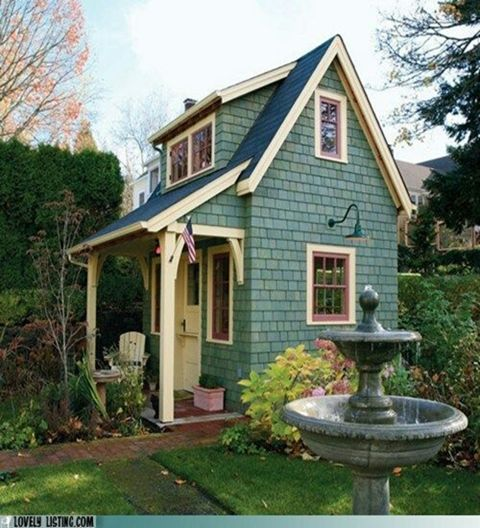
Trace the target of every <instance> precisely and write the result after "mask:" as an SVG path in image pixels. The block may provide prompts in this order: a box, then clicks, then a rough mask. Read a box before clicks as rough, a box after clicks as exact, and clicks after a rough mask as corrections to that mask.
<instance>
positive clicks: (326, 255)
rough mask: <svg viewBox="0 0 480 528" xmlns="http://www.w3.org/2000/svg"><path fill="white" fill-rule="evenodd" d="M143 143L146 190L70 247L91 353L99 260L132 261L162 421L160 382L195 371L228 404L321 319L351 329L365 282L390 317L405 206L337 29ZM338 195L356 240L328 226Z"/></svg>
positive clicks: (170, 414) (169, 401)
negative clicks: (149, 178) (212, 382)
mask: <svg viewBox="0 0 480 528" xmlns="http://www.w3.org/2000/svg"><path fill="white" fill-rule="evenodd" d="M150 141H151V142H152V144H153V145H162V146H163V152H165V155H164V156H162V167H161V169H162V170H161V172H162V175H165V176H164V177H162V179H161V183H160V185H159V187H158V188H157V190H156V191H155V192H154V194H153V195H152V196H151V197H150V198H149V200H148V201H147V203H146V204H144V205H143V206H141V207H139V208H138V209H136V210H135V211H133V212H132V213H130V214H129V215H127V216H125V217H123V218H121V219H120V220H118V221H116V222H114V223H113V224H111V225H109V226H108V227H106V228H105V229H102V230H101V231H99V232H98V233H96V234H95V235H93V236H92V237H90V238H88V239H87V240H85V241H84V242H82V243H81V244H79V245H77V246H75V247H74V248H73V249H72V252H73V253H82V252H85V253H86V254H87V255H88V288H87V292H88V298H87V324H88V329H89V331H90V335H89V340H88V350H89V354H90V358H91V364H93V362H94V358H95V339H94V337H93V335H94V334H93V331H94V330H95V328H96V286H97V283H98V280H99V274H100V269H101V265H102V262H103V260H104V259H105V258H106V257H107V256H108V255H129V256H132V257H136V258H137V259H138V262H139V264H140V266H141V269H142V273H143V281H144V287H145V299H146V302H145V317H144V331H145V333H146V334H147V336H148V342H149V352H150V354H152V357H151V358H150V362H151V365H150V368H152V365H155V361H156V360H157V361H158V362H159V387H160V405H159V416H160V420H161V421H164V422H169V421H171V420H172V419H173V418H174V389H187V390H190V389H191V387H192V385H193V384H195V383H197V380H198V376H199V374H200V373H201V372H204V373H208V374H211V375H215V376H217V377H218V378H219V379H220V381H221V383H222V384H223V385H224V386H225V387H226V389H227V391H226V403H227V408H230V409H238V408H240V407H241V405H240V392H241V388H240V387H239V386H238V381H239V380H240V379H241V378H243V377H245V376H247V375H248V373H249V372H250V371H251V370H260V369H262V368H264V367H265V365H266V364H267V363H269V362H270V361H272V360H273V359H274V358H275V357H276V356H277V354H279V353H280V352H281V351H283V350H284V349H285V348H286V347H287V346H290V345H296V344H298V343H305V344H306V345H307V347H311V346H312V342H313V340H314V339H315V338H316V337H317V336H318V333H319V332H320V331H321V330H323V329H324V328H325V327H328V326H329V325H344V326H349V327H351V326H352V325H354V324H355V323H356V322H357V319H358V317H359V316H360V313H359V308H358V303H357V299H358V295H359V293H360V291H361V290H362V289H363V288H364V286H365V285H367V284H371V285H373V286H374V287H375V288H376V289H377V290H378V291H379V294H380V296H381V303H380V308H379V319H380V321H381V322H382V323H383V324H385V326H387V327H388V326H395V325H396V322H397V240H396V237H397V232H396V226H397V214H398V212H399V211H404V212H405V213H406V214H407V215H409V214H410V212H411V210H412V204H411V202H410V197H409V195H408V192H407V189H406V187H405V184H404V182H403V180H402V177H401V175H400V173H399V171H398V169H397V166H396V164H395V162H394V160H393V158H392V155H391V152H390V149H389V147H388V145H387V143H386V141H385V138H384V136H383V133H382V130H381V129H380V126H379V123H378V121H377V119H376V117H375V114H374V112H373V109H372V107H371V105H370V103H369V100H368V98H367V96H366V94H365V91H364V88H363V86H362V84H361V82H360V80H359V78H358V76H357V73H356V70H355V68H354V66H353V64H352V62H351V59H350V57H349V55H348V53H347V51H346V49H345V46H344V43H343V41H342V39H341V38H340V37H339V36H336V37H334V38H332V39H330V40H328V41H327V42H325V43H323V44H322V45H321V46H319V47H317V48H315V49H314V50H312V51H311V52H309V53H307V54H306V55H304V56H302V57H300V58H299V59H298V60H295V61H293V62H290V63H288V64H285V65H283V66H280V67H279V68H276V69H274V70H271V71H268V72H266V73H264V74H261V75H258V76H256V77H253V78H251V79H248V80H246V81H243V82H240V83H238V84H235V85H233V86H229V87H227V88H225V89H223V90H219V91H216V92H214V93H212V94H210V95H208V96H207V97H205V98H204V99H202V100H201V101H199V102H198V103H196V104H194V105H193V106H192V107H191V108H189V109H188V110H186V111H185V112H184V113H183V114H182V115H180V116H179V117H177V118H176V119H175V120H173V121H172V122H171V123H170V124H168V125H167V126H165V127H163V128H162V129H161V130H159V131H158V132H157V133H155V134H154V135H153V136H152V137H151V138H150ZM352 203H355V204H356V205H357V206H358V210H359V214H360V220H361V223H362V226H363V228H364V229H365V231H367V233H368V236H369V238H368V240H367V241H366V242H365V241H363V242H357V241H355V240H350V239H348V238H346V235H348V234H349V233H351V231H352V230H353V227H354V223H355V218H354V217H349V218H348V219H347V220H346V221H345V223H343V224H341V225H337V226H335V227H334V228H329V227H328V226H327V223H328V220H329V218H332V217H333V218H337V219H338V218H341V217H342V216H343V215H344V213H345V211H346V209H347V207H348V206H349V205H350V204H352ZM188 217H191V220H192V224H193V234H194V239H195V244H196V254H197V261H196V262H195V263H193V264H189V263H188V259H187V252H186V248H185V247H184V240H183V237H182V232H183V231H184V228H185V225H186V222H187V218H188ZM120 286H121V285H119V287H120ZM125 330H126V331H127V330H129V329H128V328H126V329H125Z"/></svg>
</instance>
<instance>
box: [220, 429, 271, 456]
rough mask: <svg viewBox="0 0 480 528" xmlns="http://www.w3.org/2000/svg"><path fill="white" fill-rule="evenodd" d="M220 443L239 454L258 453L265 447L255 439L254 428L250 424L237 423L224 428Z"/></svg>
mask: <svg viewBox="0 0 480 528" xmlns="http://www.w3.org/2000/svg"><path fill="white" fill-rule="evenodd" d="M220 443H221V444H222V446H223V447H225V448H226V449H228V450H229V451H232V453H236V454H238V455H256V454H260V453H263V452H264V451H265V449H264V448H263V447H262V446H261V445H259V443H258V439H254V437H253V434H252V430H251V429H250V427H248V425H245V424H235V425H233V426H232V427H229V428H228V429H224V430H223V431H222V433H221V434H220Z"/></svg>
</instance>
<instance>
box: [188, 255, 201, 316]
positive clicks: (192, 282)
mask: <svg viewBox="0 0 480 528" xmlns="http://www.w3.org/2000/svg"><path fill="white" fill-rule="evenodd" d="M187 270H188V271H187V304H188V306H198V305H199V301H200V265H199V264H198V262H194V263H193V264H189V265H188V268H187Z"/></svg>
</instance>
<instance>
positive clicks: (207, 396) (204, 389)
mask: <svg viewBox="0 0 480 528" xmlns="http://www.w3.org/2000/svg"><path fill="white" fill-rule="evenodd" d="M224 396H225V389H224V388H223V387H220V384H219V383H218V380H217V378H215V376H211V375H210V374H202V375H201V376H200V378H199V380H198V385H194V386H193V405H194V406H195V407H198V408H199V409H203V410H204V411H223V401H224Z"/></svg>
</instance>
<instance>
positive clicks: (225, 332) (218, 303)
mask: <svg viewBox="0 0 480 528" xmlns="http://www.w3.org/2000/svg"><path fill="white" fill-rule="evenodd" d="M212 286H213V292H212V293H213V299H212V301H213V302H212V310H213V314H212V337H213V338H214V339H221V340H225V341H227V340H228V339H229V323H230V258H229V255H228V253H221V254H218V255H214V257H213V284H212Z"/></svg>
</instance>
